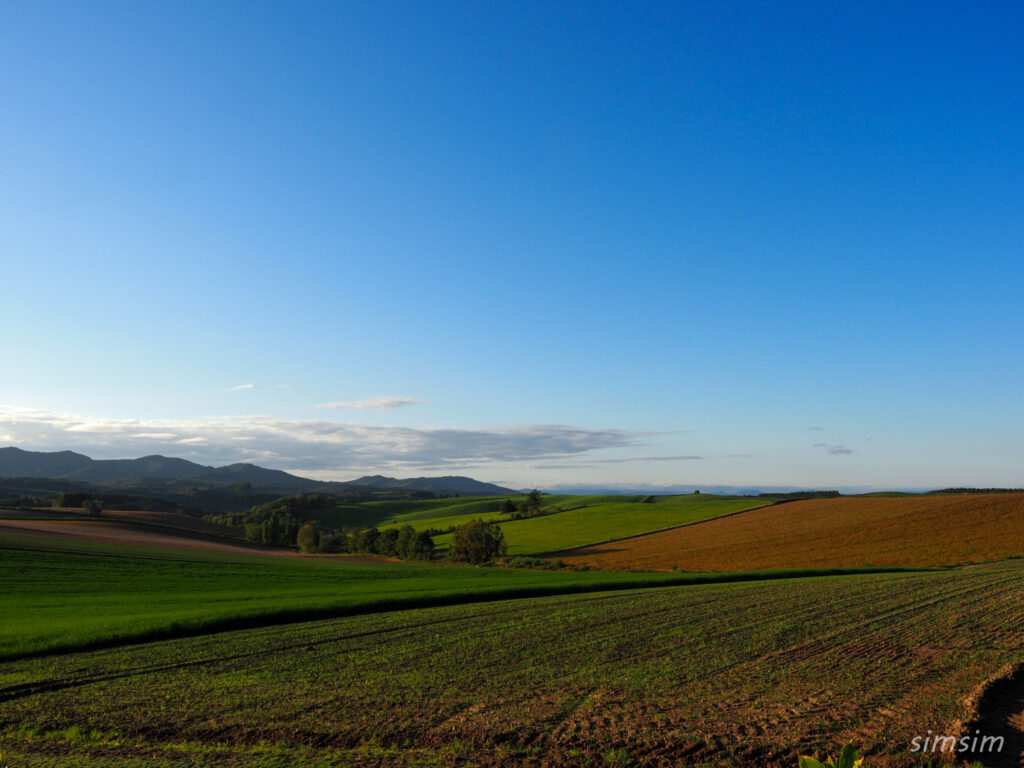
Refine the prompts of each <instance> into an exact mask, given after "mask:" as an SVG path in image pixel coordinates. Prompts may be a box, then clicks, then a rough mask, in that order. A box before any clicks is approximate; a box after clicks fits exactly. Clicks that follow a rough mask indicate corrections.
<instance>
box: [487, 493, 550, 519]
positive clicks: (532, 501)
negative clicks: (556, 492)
mask: <svg viewBox="0 0 1024 768" xmlns="http://www.w3.org/2000/svg"><path fill="white" fill-rule="evenodd" d="M543 500H544V497H543V494H542V493H541V492H540V491H538V490H537V489H536V488H534V489H533V490H532V491H530V492H529V493H528V494H526V498H525V499H523V500H522V501H520V502H519V503H518V504H516V503H514V502H513V501H512V500H511V499H503V500H502V502H501V504H499V505H498V511H499V512H501V514H503V515H509V516H510V517H511V518H512V519H513V520H518V519H519V518H522V517H533V516H534V515H539V514H541V513H542V512H543V510H542V509H541V506H540V505H541V503H542V502H543Z"/></svg>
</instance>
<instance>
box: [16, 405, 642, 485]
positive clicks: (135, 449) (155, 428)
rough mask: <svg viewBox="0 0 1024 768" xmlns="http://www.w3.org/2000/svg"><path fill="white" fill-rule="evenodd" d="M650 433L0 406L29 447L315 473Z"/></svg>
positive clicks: (426, 464) (538, 450) (599, 445)
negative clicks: (176, 416)
mask: <svg viewBox="0 0 1024 768" xmlns="http://www.w3.org/2000/svg"><path fill="white" fill-rule="evenodd" d="M646 434H647V433H642V432H631V431H627V430H618V429H586V428H582V427H574V426H568V425H560V424H524V425H511V426H500V427H487V428H478V429H453V428H440V427H427V428H413V427H400V426H377V425H366V424H352V423H345V422H333V421H325V420H307V421H302V420H289V419H280V418H275V417H271V416H248V417H221V418H212V419H196V420H180V421H174V420H135V419H110V418H92V417H84V416H80V415H77V414H67V413H57V412H54V411H46V410H35V409H28V408H18V407H13V406H0V444H11V445H17V446H18V447H20V448H24V449H26V450H37V451H53V450H67V449H70V450H78V451H81V452H84V453H88V454H89V455H91V456H93V457H94V458H123V457H128V456H131V457H134V456H141V455H147V454H155V453H162V454H166V455H171V456H180V457H182V458H187V459H190V460H192V461H197V462H200V463H204V464H218V465H219V464H230V463H234V462H239V461H247V462H253V463H257V464H261V465H262V466H266V467H270V468H274V469H284V470H287V471H295V472H299V473H301V472H303V471H309V472H312V473H315V474H318V475H321V476H322V475H324V473H326V472H338V473H339V474H351V473H362V472H368V471H378V470H391V471H403V470H410V471H414V470H424V469H439V470H444V469H453V468H457V467H464V466H467V465H487V464H497V463H500V462H504V461H535V460H538V459H556V458H560V457H568V456H579V455H581V454H586V453H589V452H590V451H596V450H600V449H607V448H628V447H632V446H636V445H639V444H640V443H639V441H640V440H641V438H642V437H644V436H645V435H646Z"/></svg>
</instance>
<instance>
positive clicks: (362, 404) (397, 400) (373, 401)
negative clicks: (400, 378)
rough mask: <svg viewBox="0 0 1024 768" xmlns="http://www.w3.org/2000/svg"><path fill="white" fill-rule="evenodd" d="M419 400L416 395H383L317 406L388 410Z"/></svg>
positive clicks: (415, 402)
mask: <svg viewBox="0 0 1024 768" xmlns="http://www.w3.org/2000/svg"><path fill="white" fill-rule="evenodd" d="M421 402H423V401H422V400H420V399H419V398H418V397H404V396H402V395H384V396H382V397H370V398H367V399H366V400H340V401H338V402H335V403H321V404H320V405H318V406H317V408H357V409H359V410H360V411H390V410H393V409H395V408H403V407H405V406H407V405H416V404H417V403H421Z"/></svg>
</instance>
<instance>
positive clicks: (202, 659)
mask: <svg viewBox="0 0 1024 768" xmlns="http://www.w3.org/2000/svg"><path fill="white" fill-rule="evenodd" d="M1022 589H1024V568H1022V567H1021V565H1020V564H1003V565H1000V566H987V567H979V568H972V569H967V570H963V571H954V572H939V573H921V574H896V575H883V576H855V577H845V578H841V579H839V578H826V579H805V580H785V581H777V582H770V583H758V584H729V585H716V586H706V587H687V588H680V589H663V590H647V591H643V592H621V593H607V594H603V595H583V596H569V597H555V598H541V599H536V600H524V601H511V602H499V603H488V604H477V605H468V606H457V607H444V608H430V609H422V610H413V611H401V612H395V613H390V614H381V615H374V616H361V617H350V618H345V619H339V620H333V621H319V622H311V623H304V624H297V625H291V626H287V627H272V628H264V629H258V630H247V631H241V632H231V633H225V634H221V635H215V636H207V637H199V638H189V639H179V640H173V641H165V642H160V643H154V644H147V645H142V646H136V647H132V648H119V649H116V650H107V651H97V652H90V653H79V654H72V655H68V656H61V657H48V658H40V659H31V660H22V661H17V662H11V663H7V664H5V665H4V667H3V673H2V674H3V677H2V679H3V686H4V691H5V693H6V695H5V696H4V697H3V698H0V743H3V745H4V747H5V748H7V749H8V751H9V760H10V763H11V765H12V766H14V765H47V766H50V767H51V768H71V767H72V766H74V768H100V766H102V768H141V766H142V765H145V766H146V767H147V768H172V767H173V768H179V767H182V768H183V767H184V766H191V767H192V768H213V766H217V767H218V768H220V766H228V767H234V766H247V767H257V768H284V767H285V766H287V767H288V768H291V767H292V766H298V765H301V766H308V767H312V766H328V765H331V766H340V765H357V766H360V765H365V766H370V765H373V766H385V767H389V766H406V765H418V766H423V765H462V764H466V765H470V764H472V765H490V766H495V767H496V768H504V767H505V766H508V767H509V768H511V766H522V765H565V766H582V765H588V766H596V765H605V766H607V765H629V764H645V765H647V764H649V765H690V766H694V765H702V766H704V765H707V766H723V768H724V766H737V765H785V766H790V765H795V764H796V753H797V752H798V751H799V752H801V753H804V754H806V753H813V752H818V753H819V754H821V751H823V750H827V751H830V752H833V753H834V752H835V751H836V749H837V748H838V747H839V746H841V745H842V744H843V743H844V742H846V741H848V740H852V741H853V742H854V743H855V744H856V745H857V746H859V747H860V748H862V749H863V750H865V751H867V752H868V755H869V759H868V761H867V764H868V765H870V766H872V768H887V767H889V766H902V765H909V764H912V763H913V764H919V758H917V757H916V756H914V755H912V754H910V753H909V752H908V744H909V740H910V738H911V737H912V735H914V734H917V733H922V732H923V731H924V729H926V728H930V729H934V730H935V731H936V732H941V733H949V732H953V733H955V732H956V731H955V729H956V728H957V721H966V720H967V719H968V715H969V713H968V712H967V710H966V707H965V704H964V697H965V696H966V694H967V693H968V692H970V691H971V690H972V689H973V688H975V687H976V686H977V685H978V684H979V683H981V682H982V681H983V680H985V679H986V678H987V677H989V676H990V675H992V674H993V673H994V672H995V671H996V670H997V669H999V668H1000V667H1001V666H1003V665H1004V664H1007V663H1008V662H1012V661H1017V660H1019V659H1020V658H1021V656H1022V654H1024V636H1022V635H1021V633H1020V632H1019V628H1020V626H1022V625H1024V603H1022V602H1021V600H1020V599H1019V598H1020V594H1021V590H1022Z"/></svg>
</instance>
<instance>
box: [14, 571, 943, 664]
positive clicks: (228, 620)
mask: <svg viewBox="0 0 1024 768" xmlns="http://www.w3.org/2000/svg"><path fill="white" fill-rule="evenodd" d="M942 570H951V569H949V568H906V567H898V566H891V567H890V566H880V567H874V566H860V567H855V568H795V569H790V570H777V571H733V572H709V573H680V574H653V573H652V574H651V575H652V576H654V575H660V576H661V578H659V579H656V580H655V579H652V580H651V581H646V582H645V581H635V580H630V579H619V580H611V581H607V582H603V583H596V584H566V585H555V584H552V585H536V586H531V587H509V588H502V589H496V590H492V591H486V592H479V591H478V592H451V593H448V594H441V595H427V596H421V597H400V598H393V597H387V598H379V599H375V600H373V599H371V600H367V601H366V602H365V603H357V604H355V605H351V604H350V605H333V606H331V605H325V606H313V607H307V608H284V609H279V610H270V611H261V612H258V613H250V614H245V613H239V614H236V615H235V616H220V617H217V618H213V619H208V620H198V621H195V622H192V621H188V620H186V621H179V622H177V623H174V624H170V625H168V626H166V627H161V628H154V629H148V630H145V631H141V632H135V633H127V634H124V635H121V636H111V637H107V638H97V639H95V640H90V641H86V642H82V643H73V642H72V643H62V644H59V645H54V646H51V647H49V648H45V649H40V650H35V651H22V652H16V653H9V654H5V653H0V662H9V661H17V660H20V659H30V658H40V657H46V656H59V655H62V654H66V653H81V652H85V651H95V650H103V649H107V648H119V647H122V646H126V645H138V644H142V643H150V642H158V641H162V640H177V639H181V638H185V637H201V636H204V635H216V634H219V633H221V632H233V631H238V630H245V629H259V628H262V627H273V626H280V625H284V624H299V623H302V622H306V621H317V620H326V619H343V618H348V617H350V616H366V615H371V614H376V613H392V612H396V611H407V610H416V609H419V608H442V607H447V606H455V605H472V604H475V603H492V602H498V601H502V600H528V599H533V598H539V597H558V596H561V595H580V594H592V593H600V592H630V591H637V590H647V589H664V588H667V587H687V586H692V587H699V586H709V585H713V584H733V583H744V582H756V581H780V580H783V579H805V578H827V577H832V576H863V575H876V574H878V575H884V574H891V573H929V572H937V571H942Z"/></svg>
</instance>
